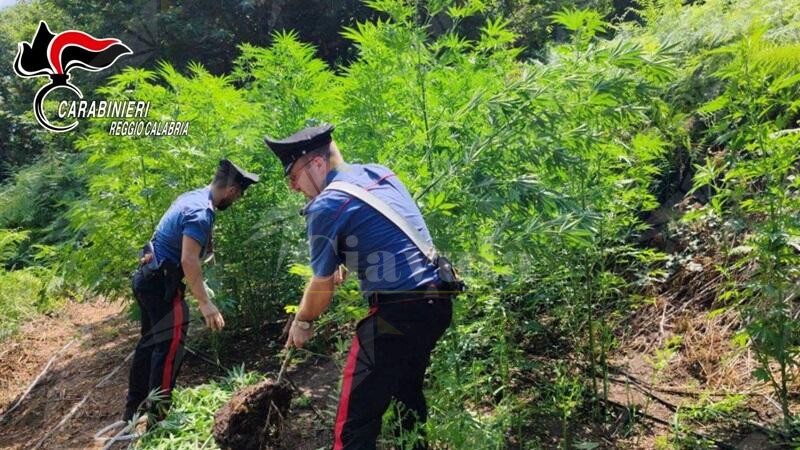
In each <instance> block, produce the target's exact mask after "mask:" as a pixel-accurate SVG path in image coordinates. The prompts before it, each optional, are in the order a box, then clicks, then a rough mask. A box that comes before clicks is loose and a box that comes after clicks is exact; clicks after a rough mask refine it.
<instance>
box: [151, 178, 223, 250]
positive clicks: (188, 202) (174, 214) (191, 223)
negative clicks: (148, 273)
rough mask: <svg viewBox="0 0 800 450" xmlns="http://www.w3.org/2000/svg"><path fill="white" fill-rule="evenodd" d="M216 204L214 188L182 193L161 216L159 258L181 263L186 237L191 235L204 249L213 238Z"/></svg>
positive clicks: (157, 241) (157, 237) (157, 242)
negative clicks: (213, 195)
mask: <svg viewBox="0 0 800 450" xmlns="http://www.w3.org/2000/svg"><path fill="white" fill-rule="evenodd" d="M213 226H214V205H213V203H212V198H211V189H210V188H208V187H204V188H201V189H196V190H194V191H189V192H186V193H184V194H181V195H180V196H179V197H178V198H177V199H175V201H174V202H172V205H170V207H169V209H167V212H165V213H164V215H163V216H162V217H161V221H160V222H159V223H158V226H157V227H156V232H155V234H154V235H153V248H154V249H155V252H156V258H157V259H158V260H159V261H170V262H173V263H176V264H180V262H181V248H182V241H183V236H184V235H186V236H189V237H190V238H192V239H194V240H195V241H197V242H198V243H199V244H200V246H201V247H202V248H203V252H202V253H205V248H206V246H207V245H208V240H209V239H210V238H211V229H212V227H213Z"/></svg>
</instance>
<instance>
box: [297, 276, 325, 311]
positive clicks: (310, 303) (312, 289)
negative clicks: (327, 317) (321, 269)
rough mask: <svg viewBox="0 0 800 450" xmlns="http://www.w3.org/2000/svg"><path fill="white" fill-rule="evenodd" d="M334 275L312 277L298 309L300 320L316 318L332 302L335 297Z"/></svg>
mask: <svg viewBox="0 0 800 450" xmlns="http://www.w3.org/2000/svg"><path fill="white" fill-rule="evenodd" d="M333 290H334V284H333V276H329V277H312V278H311V281H309V282H308V286H306V291H305V292H304V293H303V299H302V300H301V301H300V307H299V308H298V310H297V315H296V317H297V319H298V320H314V319H316V318H317V317H319V316H320V315H321V314H322V313H323V312H324V311H325V310H326V309H328V305H330V304H331V299H332V298H333Z"/></svg>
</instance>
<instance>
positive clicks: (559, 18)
mask: <svg viewBox="0 0 800 450" xmlns="http://www.w3.org/2000/svg"><path fill="white" fill-rule="evenodd" d="M550 18H551V19H553V22H555V23H557V24H560V25H563V26H564V27H565V28H566V29H568V30H570V31H580V32H582V33H584V34H585V35H587V36H588V37H593V36H594V35H596V34H597V33H601V32H603V31H604V30H605V29H606V27H608V24H607V23H606V22H604V21H603V19H602V16H601V15H600V13H598V12H597V11H593V10H589V9H568V8H564V9H563V10H561V11H559V12H557V13H554V14H552V15H551V16H550Z"/></svg>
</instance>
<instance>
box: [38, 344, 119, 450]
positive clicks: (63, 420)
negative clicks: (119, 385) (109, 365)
mask: <svg viewBox="0 0 800 450" xmlns="http://www.w3.org/2000/svg"><path fill="white" fill-rule="evenodd" d="M133 353H134V352H133V351H132V352H130V353H128V356H126V357H125V359H123V360H122V362H121V363H120V364H119V365H118V366H117V367H115V368H114V370H112V371H111V372H109V373H108V374H107V375H106V376H105V377H103V379H101V380H100V381H99V382H97V384H95V385H94V388H92V389H90V390H89V392H88V393H87V394H86V395H84V396H83V399H81V401H79V402H78V403H76V404H75V405H74V406H73V407H72V409H70V410H69V412H68V413H67V414H66V415H65V416H64V417H62V418H61V421H60V422H58V424H56V426H54V427H53V428H51V429H49V430H47V432H46V433H45V434H44V436H42V438H41V439H39V442H37V443H36V446H34V447H33V450H36V449H38V448H40V447H41V446H42V444H44V443H45V441H47V439H48V438H50V436H51V435H52V434H53V433H55V432H56V431H58V430H59V429H60V428H61V427H62V426H64V424H65V423H67V421H68V420H69V419H71V418H72V416H74V415H75V413H76V412H78V410H79V409H81V407H82V406H83V405H84V404H85V403H86V401H87V400H88V399H89V396H90V395H92V394H93V393H94V390H95V389H97V388H99V387H101V386H103V385H104V384H105V383H106V382H107V381H108V380H110V379H111V377H113V376H114V374H115V373H117V371H118V370H119V369H121V368H122V366H124V365H125V363H126V362H128V360H129V359H131V357H133Z"/></svg>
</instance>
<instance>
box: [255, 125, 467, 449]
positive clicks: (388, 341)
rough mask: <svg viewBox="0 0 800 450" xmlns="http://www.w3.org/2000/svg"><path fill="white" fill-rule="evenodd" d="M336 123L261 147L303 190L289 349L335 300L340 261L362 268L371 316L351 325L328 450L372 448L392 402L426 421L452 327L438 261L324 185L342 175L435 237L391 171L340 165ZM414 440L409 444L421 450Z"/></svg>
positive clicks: (408, 423)
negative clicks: (439, 351)
mask: <svg viewBox="0 0 800 450" xmlns="http://www.w3.org/2000/svg"><path fill="white" fill-rule="evenodd" d="M332 132H333V126H331V125H323V126H319V127H312V128H307V129H304V130H302V131H299V132H297V133H295V134H294V135H292V136H290V137H288V138H286V139H283V140H274V139H271V138H266V139H265V141H266V144H267V145H268V146H269V147H270V148H271V149H272V150H273V151H274V152H275V153H276V155H277V156H278V158H279V159H280V160H281V163H282V164H283V166H284V174H285V175H286V176H287V177H288V182H289V184H290V187H291V189H292V190H295V191H299V192H302V193H303V194H304V195H305V196H306V198H307V199H308V200H309V203H308V204H307V205H306V207H305V208H304V214H305V218H306V225H307V229H308V239H309V245H310V253H311V267H312V269H313V272H314V276H313V278H312V279H311V281H310V282H309V283H308V285H307V286H306V289H305V293H304V294H303V297H302V300H301V301H300V306H299V309H298V311H297V314H296V316H295V319H294V321H293V323H292V325H291V326H290V328H289V337H288V340H287V342H286V346H287V347H291V346H295V347H302V346H303V345H304V344H305V343H306V342H307V341H308V340H309V339H310V338H311V336H312V334H313V324H312V322H313V321H314V320H315V319H316V318H318V317H319V316H320V314H322V312H323V311H325V309H326V308H327V307H328V305H329V304H330V302H331V298H332V297H333V291H334V286H335V283H334V280H335V278H336V277H335V275H336V274H337V268H338V266H339V264H345V265H346V266H347V268H348V269H349V270H350V271H352V272H355V273H356V274H357V275H358V279H359V280H360V283H361V291H362V293H363V294H364V296H365V299H366V301H367V302H368V303H369V306H370V309H369V314H368V315H367V316H366V317H365V318H363V319H362V320H361V321H360V322H359V323H358V325H357V329H356V335H355V336H354V338H353V341H352V346H351V347H350V352H349V355H348V357H347V363H346V365H345V368H344V374H343V379H342V391H341V396H340V399H339V408H338V413H337V417H336V423H335V427H334V449H335V450H341V449H375V445H376V439H377V437H378V435H379V433H380V428H381V417H382V416H383V414H384V412H385V411H386V410H387V408H388V407H389V404H390V401H391V400H392V399H394V400H396V401H397V402H398V406H399V407H400V410H401V415H402V418H401V426H402V428H403V429H405V430H411V429H413V428H415V427H416V426H418V425H420V424H422V423H424V422H425V420H426V419H427V407H426V404H425V397H424V396H423V393H422V385H423V380H424V376H425V370H426V368H427V366H428V364H429V362H430V355H431V351H432V350H433V348H434V346H435V344H436V342H437V340H438V339H439V338H440V337H441V336H442V334H443V333H444V331H445V329H446V328H447V327H448V326H449V324H450V320H451V315H452V303H451V296H452V295H451V292H447V291H448V289H447V288H445V287H443V284H442V280H441V279H440V277H439V272H438V271H437V268H436V266H435V265H434V264H433V263H432V262H431V261H430V260H429V259H428V258H427V257H426V256H425V255H424V254H423V253H422V251H421V250H420V248H418V247H417V245H415V244H414V243H413V242H412V241H411V240H410V239H409V237H408V236H407V235H406V234H404V233H403V231H401V230H400V229H399V228H398V226H397V225H395V223H393V222H392V221H390V220H388V219H387V218H386V216H384V215H383V214H381V213H379V212H378V211H377V210H375V209H374V208H372V207H370V206H369V205H367V204H365V203H364V202H363V201H361V200H359V199H358V198H355V197H353V196H351V195H348V194H347V193H344V192H341V191H337V190H330V189H329V190H326V189H325V188H326V187H328V186H329V185H330V183H332V182H335V181H344V182H347V183H351V184H355V185H357V186H360V187H361V188H364V189H366V190H367V191H369V192H370V193H371V194H374V196H376V197H378V198H380V199H381V200H383V202H385V203H386V204H388V205H389V206H390V207H391V209H393V210H394V211H396V212H397V213H399V214H400V215H401V216H402V217H403V218H405V220H406V221H407V222H408V223H409V224H410V225H412V226H413V227H415V228H416V229H417V231H418V232H419V234H421V235H422V237H423V238H424V239H425V240H426V241H427V243H428V245H429V244H430V242H431V237H430V234H429V233H428V229H427V227H426V225H425V221H424V220H423V218H422V215H421V214H420V211H419V209H418V208H417V205H416V204H415V203H414V201H413V199H412V198H411V196H410V195H409V193H408V192H407V190H406V188H405V186H403V184H402V183H401V182H400V180H399V179H398V178H397V176H395V174H394V173H392V172H391V171H390V170H389V169H387V168H386V167H383V166H379V165H375V164H367V165H360V164H346V163H345V162H344V160H343V159H342V155H341V154H340V153H339V150H338V149H337V146H336V143H335V142H334V141H333V140H332V138H331V133H332ZM426 446H427V444H426V443H425V442H418V443H417V444H416V447H415V448H426Z"/></svg>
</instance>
